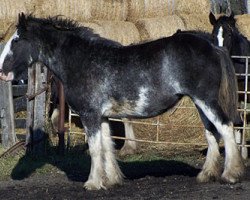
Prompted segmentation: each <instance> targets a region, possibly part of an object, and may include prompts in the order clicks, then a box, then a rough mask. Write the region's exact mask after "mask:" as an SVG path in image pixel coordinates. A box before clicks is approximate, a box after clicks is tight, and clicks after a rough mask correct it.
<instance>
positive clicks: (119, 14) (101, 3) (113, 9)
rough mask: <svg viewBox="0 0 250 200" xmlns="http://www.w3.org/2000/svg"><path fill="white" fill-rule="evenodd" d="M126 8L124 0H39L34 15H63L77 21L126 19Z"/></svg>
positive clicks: (126, 4)
mask: <svg viewBox="0 0 250 200" xmlns="http://www.w3.org/2000/svg"><path fill="white" fill-rule="evenodd" d="M127 10H128V3H127V1H124V0H115V1H114V0H64V1H61V0H39V8H38V9H36V15H37V16H40V17H48V16H55V15H64V16H66V17H68V18H71V19H74V20H77V21H87V20H94V19H95V20H99V19H100V20H126V18H127Z"/></svg>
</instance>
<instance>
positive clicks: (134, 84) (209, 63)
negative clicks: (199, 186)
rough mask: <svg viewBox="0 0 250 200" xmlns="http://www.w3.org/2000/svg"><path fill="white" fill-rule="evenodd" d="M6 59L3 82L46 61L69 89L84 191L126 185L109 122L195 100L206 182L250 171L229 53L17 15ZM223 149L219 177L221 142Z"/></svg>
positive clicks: (188, 38)
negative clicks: (85, 169)
mask: <svg viewBox="0 0 250 200" xmlns="http://www.w3.org/2000/svg"><path fill="white" fill-rule="evenodd" d="M4 52H5V54H2V55H1V57H0V61H1V62H0V70H1V71H2V73H1V74H0V78H1V79H3V80H6V81H8V80H12V79H13V78H14V76H15V75H17V74H18V73H19V71H20V70H19V69H20V67H21V66H22V65H24V66H30V65H31V64H32V63H34V62H38V61H39V62H42V63H44V64H45V65H46V66H47V67H48V68H49V69H50V70H51V71H52V72H53V73H54V74H55V76H57V77H58V78H59V79H60V80H61V82H62V83H63V85H64V90H65V97H66V101H67V103H68V105H69V106H70V107H71V109H72V110H74V111H75V112H76V113H77V114H79V116H80V118H81V121H82V124H83V126H84V128H85V131H86V133H87V136H88V144H89V152H90V156H91V169H90V174H89V177H88V180H87V182H86V183H85V185H84V186H85V188H86V189H89V190H94V189H101V188H107V187H110V186H112V185H115V184H121V183H122V179H123V174H122V172H121V171H120V169H119V166H118V163H117V161H116V159H115V156H114V152H113V150H114V149H113V143H112V140H111V137H110V128H109V123H108V118H109V117H114V118H123V117H129V118H148V117H154V116H156V115H159V114H162V113H164V112H166V111H167V110H168V109H169V108H171V107H173V106H174V105H176V103H177V102H178V101H179V100H180V99H181V98H182V97H183V96H189V97H190V98H191V99H192V100H193V102H194V104H195V106H196V107H197V109H198V111H199V113H200V116H201V119H202V121H203V124H204V126H205V129H206V131H205V133H206V138H207V140H208V153H207V158H206V161H205V164H204V166H203V168H202V171H201V172H200V173H199V175H198V177H197V179H198V181H200V182H207V181H209V180H211V179H212V180H213V179H214V178H215V179H218V178H219V177H220V176H221V178H222V180H224V181H226V182H229V183H235V182H237V181H239V180H240V178H241V176H242V175H243V172H244V165H243V162H242V159H241V156H240V154H239V151H238V148H237V145H236V143H235V139H234V130H233V123H234V122H235V121H236V120H238V118H239V114H238V112H237V101H238V99H237V93H236V91H237V83H236V78H235V72H234V68H233V65H232V62H231V59H230V57H229V56H228V54H227V53H226V52H225V51H224V50H223V49H221V48H218V47H216V46H214V45H213V44H211V43H210V42H208V41H206V40H204V39H202V38H200V37H196V36H194V35H192V34H175V35H173V36H171V37H167V38H162V39H159V40H155V41H152V42H147V43H143V44H138V45H130V46H121V45H118V44H117V43H116V42H114V41H111V40H107V39H104V38H102V37H100V36H99V35H96V34H94V33H93V31H92V30H91V29H88V28H86V27H80V26H78V25H77V24H76V23H74V22H72V21H70V20H62V19H59V18H48V19H39V18H35V17H33V16H25V15H24V14H21V15H20V16H19V22H18V24H17V30H16V32H15V33H14V35H13V36H12V38H11V39H10V40H9V42H8V44H7V45H6V47H5V50H4ZM220 137H222V138H223V140H224V144H225V165H224V171H223V173H222V175H221V171H220V167H219V156H220V154H219V145H218V140H219V138H220Z"/></svg>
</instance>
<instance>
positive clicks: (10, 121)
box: [0, 43, 16, 148]
mask: <svg viewBox="0 0 250 200" xmlns="http://www.w3.org/2000/svg"><path fill="white" fill-rule="evenodd" d="M4 45H5V44H4V43H1V44H0V54H1V53H2V50H3V48H4ZM0 94H1V98H0V121H1V128H2V133H1V135H2V145H3V147H4V148H9V147H11V146H12V145H14V144H15V143H16V134H15V120H14V106H13V96H12V84H11V82H5V81H1V80H0Z"/></svg>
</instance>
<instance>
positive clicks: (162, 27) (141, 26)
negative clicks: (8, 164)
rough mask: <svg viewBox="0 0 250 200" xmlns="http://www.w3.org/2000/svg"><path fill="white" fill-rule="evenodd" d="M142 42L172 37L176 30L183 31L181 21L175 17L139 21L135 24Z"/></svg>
mask: <svg viewBox="0 0 250 200" xmlns="http://www.w3.org/2000/svg"><path fill="white" fill-rule="evenodd" d="M135 25H136V27H137V28H138V30H139V32H140V35H141V39H142V40H154V39H158V38H162V37H167V36H171V35H173V34H174V33H175V32H176V31H177V30H178V29H181V30H185V26H184V23H183V21H182V20H181V18H180V17H178V16H177V15H170V16H166V17H161V18H149V19H140V20H138V21H137V22H136V24H135Z"/></svg>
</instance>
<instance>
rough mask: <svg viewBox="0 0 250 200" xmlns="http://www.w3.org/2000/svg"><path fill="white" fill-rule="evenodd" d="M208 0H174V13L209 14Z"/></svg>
mask: <svg viewBox="0 0 250 200" xmlns="http://www.w3.org/2000/svg"><path fill="white" fill-rule="evenodd" d="M210 9H211V5H210V0H176V1H175V13H176V14H207V15H208V14H209V12H210Z"/></svg>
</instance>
